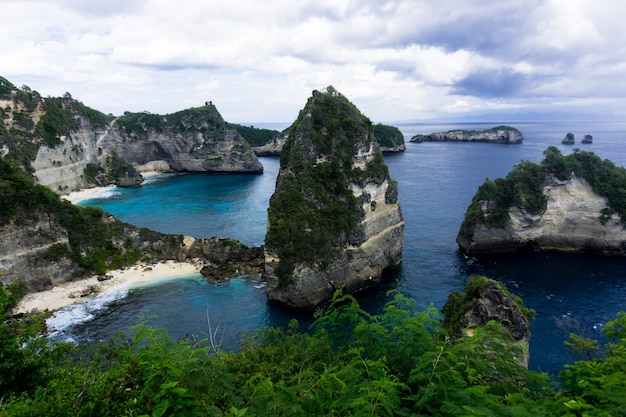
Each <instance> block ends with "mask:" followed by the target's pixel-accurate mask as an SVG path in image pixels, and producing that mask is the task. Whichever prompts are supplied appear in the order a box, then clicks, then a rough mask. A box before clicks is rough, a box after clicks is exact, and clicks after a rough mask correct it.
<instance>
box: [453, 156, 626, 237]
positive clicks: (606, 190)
mask: <svg viewBox="0 0 626 417" xmlns="http://www.w3.org/2000/svg"><path fill="white" fill-rule="evenodd" d="M543 155H544V159H543V161H541V162H540V163H534V162H530V161H521V162H520V163H519V164H517V165H515V166H514V167H513V169H512V170H511V171H510V172H509V174H508V175H507V176H506V177H505V178H497V179H495V180H494V181H491V180H489V179H488V178H487V179H485V182H484V183H483V184H482V185H481V186H480V187H479V188H478V191H477V192H476V194H475V195H474V198H473V199H472V202H471V204H470V205H469V207H468V209H467V212H466V213H465V219H464V221H463V224H462V225H461V230H460V235H461V236H470V235H471V233H472V230H473V228H474V226H475V225H477V224H482V225H485V226H487V227H492V228H504V227H506V225H507V224H508V221H509V208H510V207H511V206H517V207H520V208H522V209H524V210H526V211H528V212H529V213H531V214H539V213H541V212H542V211H543V210H545V208H546V204H547V201H548V200H547V196H546V195H545V194H544V193H543V189H544V184H545V183H546V178H547V177H548V175H554V176H555V177H556V178H558V179H560V180H568V179H570V178H571V176H572V175H576V176H577V177H582V178H584V179H585V180H586V181H587V182H589V183H590V185H591V186H592V188H593V190H594V191H595V192H596V193H598V194H599V195H601V196H605V197H607V199H608V202H609V205H610V207H607V208H606V209H605V210H603V212H602V213H601V214H600V215H599V217H598V221H600V222H603V223H604V222H606V221H607V220H608V219H609V218H611V216H612V215H613V214H615V213H616V214H617V215H619V216H620V217H621V219H622V220H626V169H624V167H620V166H616V165H615V164H614V163H613V162H611V161H609V160H607V159H605V160H602V159H601V158H600V157H599V156H597V155H596V154H594V153H593V152H590V151H581V150H580V149H578V148H574V149H573V151H572V153H571V154H569V155H563V154H562V153H561V151H560V150H559V149H558V148H556V147H554V146H550V147H548V148H547V149H546V150H545V151H544V153H543ZM481 202H489V204H490V206H489V212H488V215H486V214H485V211H483V210H482V209H481V208H480V205H481Z"/></svg>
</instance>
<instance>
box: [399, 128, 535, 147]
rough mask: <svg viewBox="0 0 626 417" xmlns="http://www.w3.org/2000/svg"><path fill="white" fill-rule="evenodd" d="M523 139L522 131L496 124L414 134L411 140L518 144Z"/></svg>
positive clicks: (418, 141)
mask: <svg viewBox="0 0 626 417" xmlns="http://www.w3.org/2000/svg"><path fill="white" fill-rule="evenodd" d="M523 141H524V136H523V135H522V132H520V131H519V130H517V129H515V128H514V127H510V126H496V127H493V128H491V129H487V130H483V131H475V130H450V131H448V132H440V133H431V134H429V135H415V136H413V137H412V138H411V142H416V143H420V142H487V143H502V144H520V143H522V142H523Z"/></svg>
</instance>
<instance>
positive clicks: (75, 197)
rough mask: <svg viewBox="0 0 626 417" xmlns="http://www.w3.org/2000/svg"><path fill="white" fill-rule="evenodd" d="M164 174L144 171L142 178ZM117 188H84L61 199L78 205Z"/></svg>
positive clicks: (111, 186) (113, 186) (112, 186)
mask: <svg viewBox="0 0 626 417" xmlns="http://www.w3.org/2000/svg"><path fill="white" fill-rule="evenodd" d="M161 174H163V172H160V171H143V172H141V176H142V177H143V178H144V179H145V178H150V177H154V176H157V175H161ZM116 188H117V186H115V185H110V186H108V187H93V188H84V189H82V190H78V191H72V192H71V193H69V194H67V195H62V196H61V198H64V199H66V200H68V201H69V202H70V203H73V204H77V203H80V202H81V201H83V200H87V199H88V198H92V197H94V196H96V195H98V194H101V193H106V192H109V191H111V190H115V189H116Z"/></svg>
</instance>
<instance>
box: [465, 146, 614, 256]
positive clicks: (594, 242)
mask: <svg viewBox="0 0 626 417" xmlns="http://www.w3.org/2000/svg"><path fill="white" fill-rule="evenodd" d="M544 155H545V158H544V160H543V161H542V162H541V164H535V163H532V162H528V161H523V162H522V163H520V164H518V165H516V166H515V167H514V168H513V170H512V171H511V172H510V173H509V174H508V175H507V177H506V178H504V179H502V178H499V179H496V180H495V181H490V180H487V181H486V182H485V183H484V184H483V185H481V186H480V187H479V188H478V191H477V193H476V195H475V196H474V198H473V200H472V202H471V204H470V206H469V207H468V209H467V212H466V214H465V220H464V221H463V224H462V225H461V229H460V231H459V234H458V236H457V243H458V244H459V247H460V249H461V250H462V251H463V252H464V253H466V254H468V255H485V254H493V253H504V252H517V251H540V250H541V251H560V252H592V253H601V254H612V255H623V254H624V253H626V229H625V228H624V218H625V215H626V198H625V194H624V190H625V189H624V184H626V170H625V169H624V168H623V167H618V166H616V165H614V164H613V163H612V162H611V161H608V160H601V159H600V158H599V157H598V156H597V155H595V154H594V153H592V152H588V151H580V150H574V153H572V154H570V155H567V156H563V155H562V154H561V153H560V151H559V150H558V149H557V148H556V147H552V146H551V147H549V148H548V149H547V150H546V151H545V152H544Z"/></svg>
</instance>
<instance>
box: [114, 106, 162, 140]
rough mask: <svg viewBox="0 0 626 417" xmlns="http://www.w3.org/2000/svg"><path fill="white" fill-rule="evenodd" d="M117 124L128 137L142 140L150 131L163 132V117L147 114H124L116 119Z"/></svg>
mask: <svg viewBox="0 0 626 417" xmlns="http://www.w3.org/2000/svg"><path fill="white" fill-rule="evenodd" d="M117 124H118V126H119V127H120V129H121V130H122V131H124V132H125V133H126V134H127V135H128V136H129V137H137V138H144V137H146V136H147V135H148V131H149V130H150V129H154V130H156V131H158V132H160V131H162V130H163V127H164V124H163V116H160V115H158V114H152V113H148V112H142V113H131V112H125V113H124V115H123V116H120V117H118V118H117Z"/></svg>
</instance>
